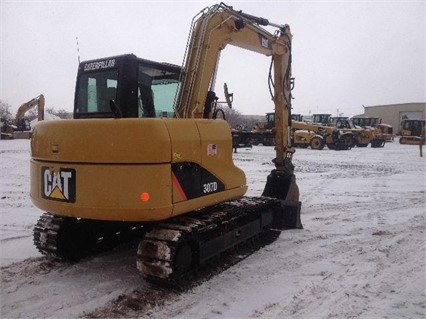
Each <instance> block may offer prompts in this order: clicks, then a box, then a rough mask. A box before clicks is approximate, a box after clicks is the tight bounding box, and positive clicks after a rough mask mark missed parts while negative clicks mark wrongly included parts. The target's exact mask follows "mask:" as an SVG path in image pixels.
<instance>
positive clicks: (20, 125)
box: [1, 94, 45, 139]
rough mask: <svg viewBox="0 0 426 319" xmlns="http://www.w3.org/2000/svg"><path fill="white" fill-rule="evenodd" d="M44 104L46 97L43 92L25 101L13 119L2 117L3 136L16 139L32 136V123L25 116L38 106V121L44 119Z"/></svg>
mask: <svg viewBox="0 0 426 319" xmlns="http://www.w3.org/2000/svg"><path fill="white" fill-rule="evenodd" d="M44 104H45V99H44V96H43V94H40V95H39V96H37V97H35V98H33V99H31V100H30V101H28V102H26V103H23V104H22V105H21V106H20V107H19V109H18V111H17V112H16V116H15V119H14V120H13V121H10V120H6V119H2V120H1V138H2V139H15V138H17V139H18V138H21V139H22V138H25V139H28V138H31V124H30V120H29V119H28V118H27V117H25V113H27V112H28V111H29V110H31V109H32V108H34V107H37V119H38V121H42V120H44Z"/></svg>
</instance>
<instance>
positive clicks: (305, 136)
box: [291, 121, 354, 150]
mask: <svg viewBox="0 0 426 319" xmlns="http://www.w3.org/2000/svg"><path fill="white" fill-rule="evenodd" d="M291 128H292V138H293V143H294V145H295V146H299V147H309V146H310V147H311V148H312V149H313V150H322V149H323V148H324V146H325V145H327V147H328V148H329V149H333V150H348V149H350V148H351V147H352V144H353V140H354V135H353V133H352V132H343V131H341V130H339V129H336V128H334V127H329V126H325V125H320V124H314V123H307V122H300V121H292V126H291Z"/></svg>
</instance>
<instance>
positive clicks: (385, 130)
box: [351, 117, 395, 142]
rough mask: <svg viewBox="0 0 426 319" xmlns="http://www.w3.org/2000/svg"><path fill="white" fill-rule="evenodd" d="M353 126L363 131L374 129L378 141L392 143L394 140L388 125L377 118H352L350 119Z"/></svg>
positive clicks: (391, 128)
mask: <svg viewBox="0 0 426 319" xmlns="http://www.w3.org/2000/svg"><path fill="white" fill-rule="evenodd" d="M351 120H352V122H353V123H354V125H355V126H358V127H361V128H364V129H376V134H377V135H378V136H379V139H380V140H384V141H385V142H392V141H393V140H394V138H395V135H394V133H393V127H392V125H390V124H386V123H382V119H381V118H378V117H353V118H351Z"/></svg>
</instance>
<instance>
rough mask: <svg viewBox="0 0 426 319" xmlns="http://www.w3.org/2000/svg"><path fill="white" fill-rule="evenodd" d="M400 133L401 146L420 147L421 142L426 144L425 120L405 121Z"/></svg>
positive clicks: (402, 122) (402, 123)
mask: <svg viewBox="0 0 426 319" xmlns="http://www.w3.org/2000/svg"><path fill="white" fill-rule="evenodd" d="M399 133H400V134H401V137H400V138H399V143H401V144H411V145H419V143H420V142H421V141H423V144H424V138H423V139H422V137H424V136H425V120H410V119H403V120H402V121H401V128H400V132H399Z"/></svg>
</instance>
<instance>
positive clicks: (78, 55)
mask: <svg viewBox="0 0 426 319" xmlns="http://www.w3.org/2000/svg"><path fill="white" fill-rule="evenodd" d="M75 40H76V41H77V57H78V64H80V47H79V45H78V37H75Z"/></svg>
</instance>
